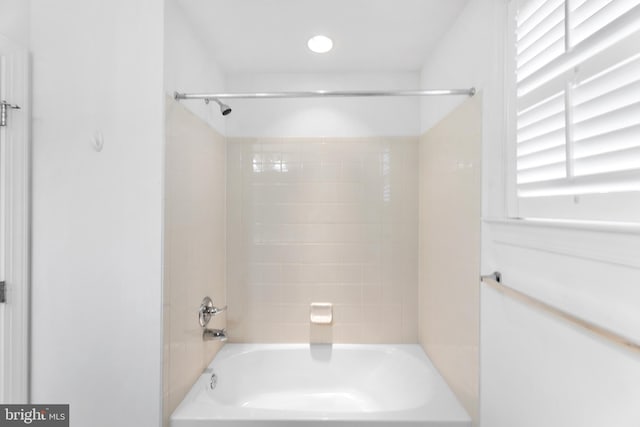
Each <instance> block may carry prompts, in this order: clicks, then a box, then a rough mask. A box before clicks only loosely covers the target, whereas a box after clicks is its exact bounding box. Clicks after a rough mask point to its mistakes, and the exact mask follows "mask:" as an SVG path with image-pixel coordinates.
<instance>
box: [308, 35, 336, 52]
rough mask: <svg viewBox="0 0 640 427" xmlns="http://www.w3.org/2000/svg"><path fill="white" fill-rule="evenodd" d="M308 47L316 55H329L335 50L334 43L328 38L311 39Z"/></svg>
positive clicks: (316, 37)
mask: <svg viewBox="0 0 640 427" xmlns="http://www.w3.org/2000/svg"><path fill="white" fill-rule="evenodd" d="M307 46H309V49H311V50H312V51H313V52H315V53H327V52H329V51H330V50H331V49H333V41H332V40H331V39H330V38H329V37H327V36H315V37H311V38H310V39H309V41H308V42H307Z"/></svg>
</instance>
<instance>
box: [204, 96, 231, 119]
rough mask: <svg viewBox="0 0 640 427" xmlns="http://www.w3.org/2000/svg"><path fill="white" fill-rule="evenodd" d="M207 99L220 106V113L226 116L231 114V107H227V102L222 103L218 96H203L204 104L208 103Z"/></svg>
mask: <svg viewBox="0 0 640 427" xmlns="http://www.w3.org/2000/svg"><path fill="white" fill-rule="evenodd" d="M209 101H213V102H215V103H216V104H218V105H219V106H220V113H221V114H222V115H223V116H228V115H229V114H231V111H232V110H231V107H229V106H228V105H227V104H223V103H222V102H220V100H219V99H218V98H205V100H204V102H205V103H206V104H208V103H209Z"/></svg>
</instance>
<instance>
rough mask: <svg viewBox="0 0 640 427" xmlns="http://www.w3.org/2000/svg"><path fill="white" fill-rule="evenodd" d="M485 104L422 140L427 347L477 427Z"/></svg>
mask: <svg viewBox="0 0 640 427" xmlns="http://www.w3.org/2000/svg"><path fill="white" fill-rule="evenodd" d="M481 107H482V97H481V95H480V94H478V95H476V96H475V97H473V98H470V99H467V100H466V101H465V102H464V103H463V104H462V105H460V106H459V107H458V108H456V109H455V110H454V111H452V112H451V113H449V115H448V116H447V117H445V118H444V119H442V121H440V122H439V123H438V124H436V125H435V126H434V127H433V128H431V129H430V130H429V131H428V132H427V133H425V134H424V135H423V136H422V137H421V139H420V285H419V286H420V319H419V324H420V343H421V344H422V346H423V347H424V349H425V351H426V352H427V354H428V355H429V357H430V358H431V360H432V361H433V363H434V364H435V365H436V367H437V368H438V370H439V371H440V373H441V374H442V376H443V377H444V378H445V380H447V382H448V383H449V386H450V387H451V388H452V389H453V391H454V392H455V393H456V395H457V396H458V399H459V400H460V402H461V403H462V404H463V405H464V407H465V409H466V410H467V412H469V415H471V417H472V419H473V421H474V425H477V424H478V383H479V376H478V371H479V366H480V362H479V353H478V347H479V342H480V336H479V334H480V313H479V309H480V285H479V277H480V216H481V210H480V203H481V202H480V200H481V199H480V191H481V184H480V182H481V173H480V158H481V145H482V108H481Z"/></svg>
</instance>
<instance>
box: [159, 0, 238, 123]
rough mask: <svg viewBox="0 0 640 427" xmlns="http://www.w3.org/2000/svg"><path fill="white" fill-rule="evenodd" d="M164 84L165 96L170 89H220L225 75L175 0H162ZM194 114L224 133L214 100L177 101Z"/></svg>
mask: <svg viewBox="0 0 640 427" xmlns="http://www.w3.org/2000/svg"><path fill="white" fill-rule="evenodd" d="M165 9H166V10H165V38H164V49H165V50H164V73H165V76H164V87H165V91H166V93H167V95H168V96H171V97H173V93H174V92H176V91H177V92H181V93H189V92H222V91H224V88H225V76H224V73H223V71H222V69H221V68H220V66H219V65H218V64H217V63H216V61H215V59H214V57H213V55H212V53H211V52H210V50H209V49H207V48H206V47H205V45H204V43H203V42H202V40H201V39H200V37H199V36H198V34H196V33H195V32H194V31H193V29H192V25H191V24H190V23H189V21H188V20H187V18H186V16H185V14H184V12H183V10H182V7H181V6H180V5H179V4H177V2H176V0H165ZM180 102H181V103H182V104H183V105H184V106H185V107H186V108H187V109H189V110H191V111H192V112H193V113H194V114H195V115H196V116H198V117H200V118H201V119H202V120H204V121H205V122H207V123H209V125H211V126H212V127H213V128H214V129H216V130H217V131H218V132H219V133H221V134H224V133H225V123H226V122H225V119H224V118H223V117H222V115H221V114H220V110H219V108H218V105H217V104H215V103H213V102H212V103H210V104H209V105H207V104H205V103H204V101H196V100H191V101H180Z"/></svg>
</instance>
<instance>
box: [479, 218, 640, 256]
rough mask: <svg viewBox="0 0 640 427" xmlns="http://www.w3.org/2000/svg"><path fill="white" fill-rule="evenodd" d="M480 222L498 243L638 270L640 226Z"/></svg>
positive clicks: (578, 222) (488, 220) (526, 220)
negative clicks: (485, 225)
mask: <svg viewBox="0 0 640 427" xmlns="http://www.w3.org/2000/svg"><path fill="white" fill-rule="evenodd" d="M483 222H484V223H485V224H487V226H488V227H489V229H488V232H489V236H490V239H491V240H492V241H493V242H495V243H498V244H504V245H509V246H516V247H521V248H528V249H535V250H539V251H545V252H549V253H555V254H561V255H567V256H573V257H578V258H583V259H589V260H593V261H598V262H604V263H611V264H618V265H625V266H629V267H634V268H639V269H640V256H638V254H640V238H639V236H640V225H636V224H626V223H625V224H615V223H596V222H582V221H550V220H540V219H493V218H486V219H484V221H483Z"/></svg>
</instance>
